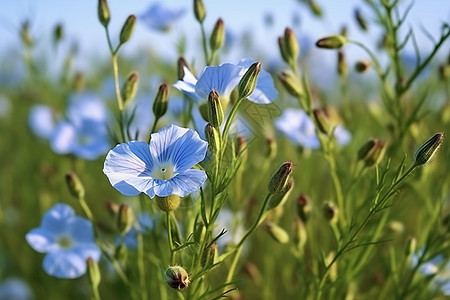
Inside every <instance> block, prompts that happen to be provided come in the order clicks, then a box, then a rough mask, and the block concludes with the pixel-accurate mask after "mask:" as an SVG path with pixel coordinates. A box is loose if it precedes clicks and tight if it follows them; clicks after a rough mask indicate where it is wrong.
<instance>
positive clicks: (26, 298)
mask: <svg viewBox="0 0 450 300" xmlns="http://www.w3.org/2000/svg"><path fill="white" fill-rule="evenodd" d="M33 298H34V297H33V292H32V290H31V288H30V286H29V285H28V284H27V282H26V281H24V280H22V279H20V278H16V277H9V278H7V279H4V280H3V281H2V282H1V283H0V300H32V299H33Z"/></svg>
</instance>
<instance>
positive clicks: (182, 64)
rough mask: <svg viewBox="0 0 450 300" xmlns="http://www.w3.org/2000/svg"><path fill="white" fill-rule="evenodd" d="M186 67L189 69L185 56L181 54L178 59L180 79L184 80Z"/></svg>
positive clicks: (178, 76) (178, 75)
mask: <svg viewBox="0 0 450 300" xmlns="http://www.w3.org/2000/svg"><path fill="white" fill-rule="evenodd" d="M184 68H187V69H189V68H188V65H187V62H186V60H185V59H184V57H182V56H180V57H179V58H178V61H177V78H178V80H183V78H184Z"/></svg>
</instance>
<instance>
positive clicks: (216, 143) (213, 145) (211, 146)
mask: <svg viewBox="0 0 450 300" xmlns="http://www.w3.org/2000/svg"><path fill="white" fill-rule="evenodd" d="M205 137H206V141H207V142H208V150H209V152H211V153H212V155H214V156H216V155H218V154H219V150H220V132H219V130H218V129H216V128H214V127H213V126H212V125H211V124H210V123H208V124H206V126H205Z"/></svg>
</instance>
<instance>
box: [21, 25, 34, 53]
mask: <svg viewBox="0 0 450 300" xmlns="http://www.w3.org/2000/svg"><path fill="white" fill-rule="evenodd" d="M20 38H21V40H22V43H23V44H24V45H25V46H27V47H31V46H33V39H32V38H31V35H30V22H29V21H28V20H26V21H24V22H22V26H21V27H20Z"/></svg>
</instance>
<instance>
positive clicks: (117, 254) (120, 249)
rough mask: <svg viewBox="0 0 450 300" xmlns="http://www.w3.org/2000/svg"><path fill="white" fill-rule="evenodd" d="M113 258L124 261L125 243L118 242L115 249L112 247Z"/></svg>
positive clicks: (126, 253)
mask: <svg viewBox="0 0 450 300" xmlns="http://www.w3.org/2000/svg"><path fill="white" fill-rule="evenodd" d="M114 258H115V259H117V260H118V261H120V262H121V263H125V262H126V261H127V259H128V249H127V245H126V244H125V243H122V244H119V245H118V246H117V247H116V249H114Z"/></svg>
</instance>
